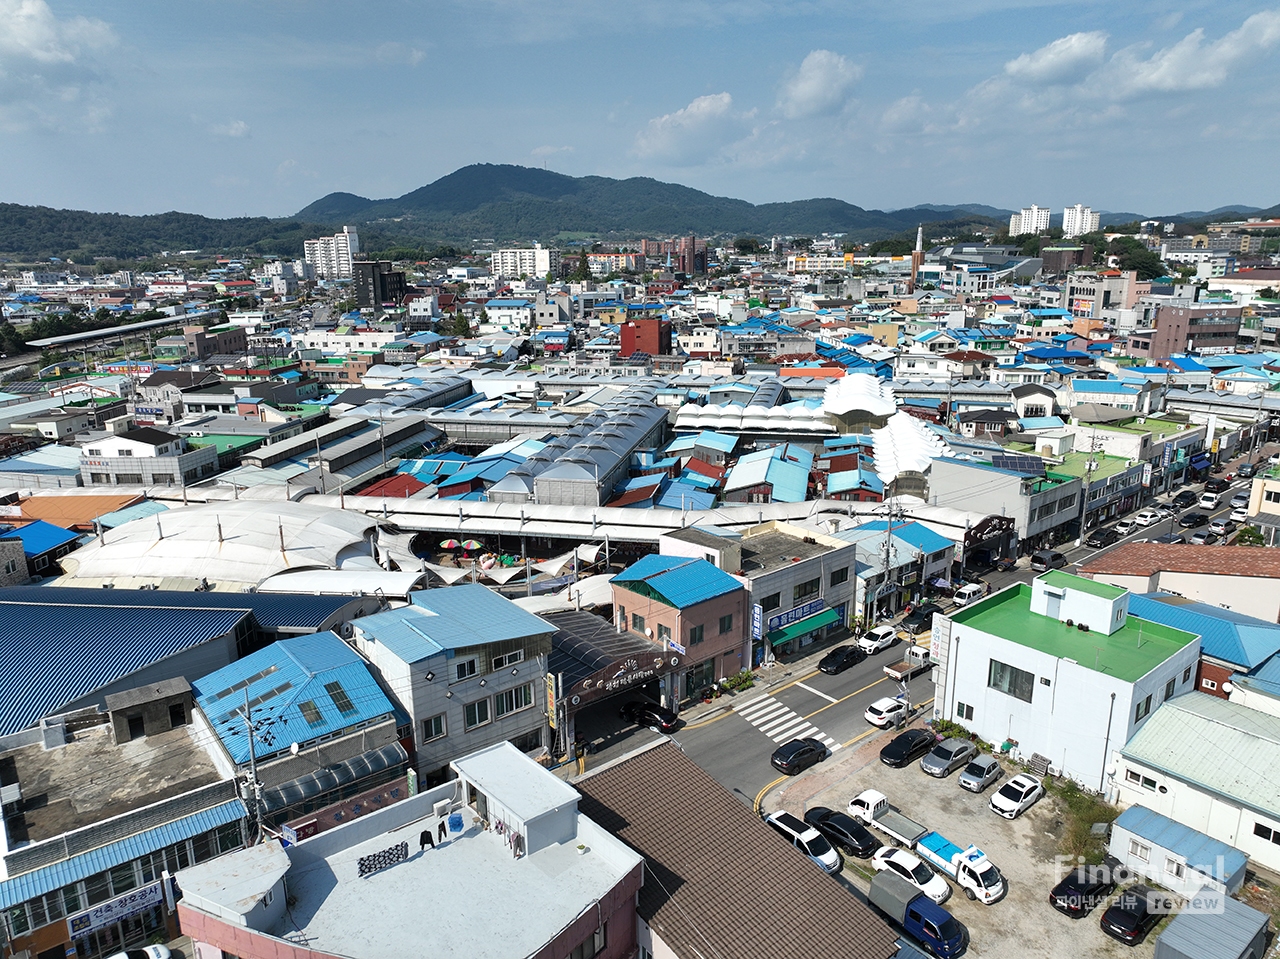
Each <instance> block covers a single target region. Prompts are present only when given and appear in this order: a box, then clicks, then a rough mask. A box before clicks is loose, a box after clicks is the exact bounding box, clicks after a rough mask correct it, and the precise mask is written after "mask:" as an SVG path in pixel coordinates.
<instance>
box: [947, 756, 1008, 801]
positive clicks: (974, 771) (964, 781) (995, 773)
mask: <svg viewBox="0 0 1280 959" xmlns="http://www.w3.org/2000/svg"><path fill="white" fill-rule="evenodd" d="M1002 772H1003V770H1002V769H1001V768H1000V763H999V761H998V760H997V759H996V757H995V756H975V757H974V758H973V759H971V760H970V761H969V765H967V766H965V767H964V772H962V773H961V774H960V777H959V778H958V779H957V780H956V782H958V783H959V784H960V788H961V789H967V790H969V792H971V793H980V792H982V790H984V789H986V788H987V787H988V786H990V785H991V784H992V783H993V782H995V781H996V780H997V779H999V778H1000V774H1001V773H1002Z"/></svg>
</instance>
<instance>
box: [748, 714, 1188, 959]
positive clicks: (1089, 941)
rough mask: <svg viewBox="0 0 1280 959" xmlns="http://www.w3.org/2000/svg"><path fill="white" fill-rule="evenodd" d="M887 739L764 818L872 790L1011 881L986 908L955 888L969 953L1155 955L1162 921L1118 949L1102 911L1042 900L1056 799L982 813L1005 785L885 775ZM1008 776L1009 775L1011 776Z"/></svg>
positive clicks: (791, 791) (782, 796) (794, 791)
mask: <svg viewBox="0 0 1280 959" xmlns="http://www.w3.org/2000/svg"><path fill="white" fill-rule="evenodd" d="M888 739H889V737H888V736H887V735H886V736H879V735H877V736H872V737H869V738H868V740H866V741H865V742H864V743H860V744H859V745H858V746H857V747H855V748H850V749H849V750H848V751H847V752H846V751H842V752H841V753H840V754H839V758H838V759H837V758H836V757H832V759H831V760H828V761H827V762H826V763H823V764H822V765H820V766H818V767H815V769H814V771H813V772H812V773H811V774H809V775H805V776H802V777H800V778H798V779H796V780H793V781H791V782H789V783H788V784H787V785H786V786H785V787H782V789H781V790H780V791H778V792H775V793H772V794H770V795H769V796H768V797H766V799H765V802H764V807H765V810H766V811H772V810H774V809H787V810H788V811H790V812H792V813H795V814H796V815H801V814H803V812H804V810H805V809H807V808H809V807H811V806H828V807H830V808H832V809H839V810H844V809H845V808H846V807H847V805H848V803H849V800H850V799H852V798H853V797H854V796H856V795H857V794H858V793H859V792H861V791H862V790H864V789H878V790H880V792H882V793H884V794H885V795H886V796H888V797H889V801H890V802H891V803H893V804H895V805H896V806H897V807H898V808H899V809H900V810H901V811H902V812H903V813H904V814H905V815H907V816H910V817H911V818H912V819H915V820H916V821H918V822H920V823H922V824H924V825H925V826H927V827H928V828H930V829H936V830H938V831H939V832H941V833H942V834H943V835H944V836H946V837H947V838H948V839H950V840H951V841H952V842H955V843H956V844H957V845H960V846H966V845H968V844H969V843H973V844H975V845H977V846H978V847H979V848H981V849H982V850H984V851H985V852H986V853H987V855H988V856H990V857H991V860H992V861H993V862H994V863H995V864H996V865H997V866H998V867H999V868H1000V871H1001V872H1002V873H1003V874H1004V876H1005V879H1006V880H1007V881H1008V883H1009V893H1008V895H1007V896H1005V898H1004V899H1002V900H1001V901H1000V902H998V903H996V904H994V905H991V906H984V905H982V904H981V903H977V902H970V901H969V900H968V899H966V898H965V896H964V894H963V893H962V892H960V891H959V888H958V887H954V886H953V894H952V896H951V898H950V899H948V900H947V902H946V908H947V909H948V910H950V911H951V913H952V914H953V915H954V916H955V917H956V918H957V919H958V920H960V922H962V923H964V924H965V926H967V927H968V929H969V933H970V936H971V945H970V947H969V950H968V952H967V953H966V955H968V956H974V957H981V959H1025V957H1027V956H1037V957H1045V959H1081V957H1082V956H1089V957H1094V956H1114V957H1120V956H1127V957H1133V959H1141V957H1149V956H1151V955H1153V954H1154V951H1155V940H1156V937H1157V936H1158V935H1159V932H1160V930H1161V929H1162V928H1163V924H1162V925H1160V926H1157V927H1156V929H1155V930H1154V931H1153V932H1152V933H1151V934H1150V935H1148V937H1147V939H1146V941H1145V942H1143V943H1142V944H1141V945H1139V946H1136V947H1129V946H1124V945H1121V944H1120V943H1118V942H1116V941H1114V940H1113V939H1111V938H1109V937H1108V936H1106V935H1104V934H1103V932H1102V930H1101V929H1100V928H1099V926H1098V921H1099V919H1100V918H1101V916H1102V912H1103V910H1102V909H1101V908H1099V909H1094V910H1093V911H1092V912H1091V913H1090V914H1089V915H1088V916H1086V917H1084V918H1083V919H1077V920H1072V919H1068V918H1067V917H1066V916H1064V915H1062V914H1061V913H1059V912H1057V911H1056V910H1055V909H1053V907H1051V906H1050V905H1049V903H1048V902H1047V898H1048V895H1049V890H1050V889H1052V888H1053V886H1054V885H1055V884H1056V883H1057V881H1058V878H1059V877H1058V875H1057V873H1056V866H1055V863H1054V856H1055V855H1056V853H1057V848H1058V837H1059V835H1060V833H1061V829H1062V819H1061V817H1060V815H1059V812H1058V809H1057V801H1056V800H1055V799H1053V797H1051V796H1046V797H1045V798H1043V799H1041V800H1040V801H1039V802H1038V803H1036V805H1035V806H1033V807H1032V808H1031V809H1030V810H1028V811H1027V812H1025V813H1023V814H1022V815H1021V816H1020V817H1019V818H1017V819H1015V820H1013V821H1012V822H1009V821H1007V820H1005V819H1002V818H1000V817H999V816H997V815H996V814H995V813H993V812H991V810H990V809H988V808H987V798H988V796H989V795H990V794H991V792H992V790H993V789H996V788H998V787H999V785H1000V783H1002V782H1004V779H1001V780H999V781H998V782H997V783H996V785H995V786H990V787H988V788H987V791H986V792H985V793H983V794H982V795H980V796H975V795H973V794H972V793H968V792H965V791H964V790H963V789H961V788H960V787H959V786H958V785H956V776H957V775H958V773H953V774H952V775H951V776H949V777H947V778H946V779H934V778H932V777H931V776H926V775H925V774H924V773H923V772H921V771H920V768H919V766H918V765H917V764H915V763H913V764H912V765H910V766H908V767H907V768H905V769H890V768H889V767H887V766H885V765H884V764H882V763H881V762H880V761H879V752H880V748H881V747H882V746H883V745H884V744H885V743H886V742H887V741H888ZM1008 775H1009V774H1008V773H1006V777H1005V778H1008ZM870 875H871V870H870V865H869V863H867V862H865V861H862V860H852V861H851V862H849V863H847V864H846V867H845V871H844V878H845V879H846V880H848V881H850V882H851V883H852V884H853V886H854V887H855V888H856V889H858V890H859V891H860V892H861V893H862V894H864V895H865V893H866V891H867V889H868V887H869V885H870V879H869V877H870Z"/></svg>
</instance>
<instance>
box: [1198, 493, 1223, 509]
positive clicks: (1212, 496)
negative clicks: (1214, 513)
mask: <svg viewBox="0 0 1280 959" xmlns="http://www.w3.org/2000/svg"><path fill="white" fill-rule="evenodd" d="M1221 504H1222V498H1221V497H1220V496H1218V494H1217V493H1201V494H1200V501H1199V502H1198V503H1196V505H1197V506H1198V507H1199V508H1200V509H1217V508H1218V507H1219V506H1220V505H1221Z"/></svg>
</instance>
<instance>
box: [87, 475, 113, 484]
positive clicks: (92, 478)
mask: <svg viewBox="0 0 1280 959" xmlns="http://www.w3.org/2000/svg"><path fill="white" fill-rule="evenodd" d="M89 482H90V483H110V482H111V474H110V473H90V474H89Z"/></svg>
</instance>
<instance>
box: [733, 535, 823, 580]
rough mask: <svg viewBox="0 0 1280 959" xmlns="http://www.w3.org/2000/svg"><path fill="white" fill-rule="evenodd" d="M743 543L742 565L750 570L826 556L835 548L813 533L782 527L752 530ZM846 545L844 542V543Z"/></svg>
mask: <svg viewBox="0 0 1280 959" xmlns="http://www.w3.org/2000/svg"><path fill="white" fill-rule="evenodd" d="M741 542H742V568H743V570H744V571H745V572H746V573H748V574H751V573H767V572H769V571H770V570H775V569H779V568H781V567H784V566H790V565H791V564H793V563H795V562H797V561H800V560H806V559H813V558H814V557H815V556H823V555H825V554H826V553H830V552H831V551H832V550H833V549H838V548H840V547H832V546H830V545H828V544H827V543H823V542H818V541H817V540H816V539H815V538H814V537H812V536H797V535H795V534H794V533H787V532H785V531H783V530H780V529H768V530H764V531H763V532H760V533H748V534H747V535H746V536H744V537H743V538H742V540H741ZM844 545H845V544H843V543H841V544H840V546H844Z"/></svg>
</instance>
